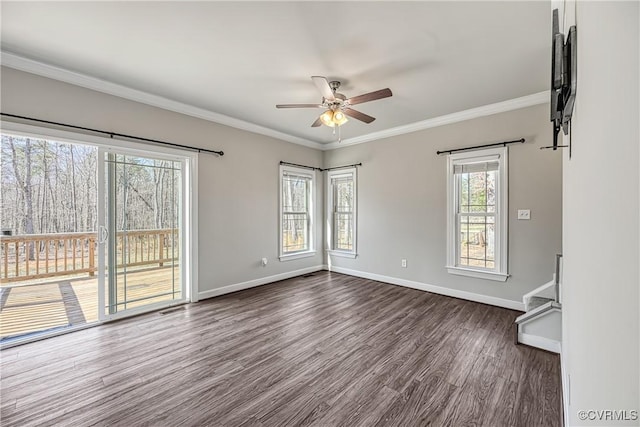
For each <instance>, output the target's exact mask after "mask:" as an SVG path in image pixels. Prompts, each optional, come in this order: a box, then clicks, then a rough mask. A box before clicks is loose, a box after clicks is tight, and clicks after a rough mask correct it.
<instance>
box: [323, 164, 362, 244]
mask: <svg viewBox="0 0 640 427" xmlns="http://www.w3.org/2000/svg"><path fill="white" fill-rule="evenodd" d="M328 181H329V187H330V189H329V190H330V191H329V192H328V194H329V200H328V202H329V214H330V220H331V246H330V249H331V250H334V251H339V252H350V253H355V235H356V230H355V228H356V223H355V221H356V218H355V217H356V214H355V212H356V174H355V171H350V172H344V171H342V172H341V173H334V174H330V175H329V180H328ZM345 184H347V185H350V186H351V188H350V191H351V199H350V200H349V201H348V202H347V203H345V204H339V202H340V200H339V199H340V194H339V192H340V186H341V185H345Z"/></svg>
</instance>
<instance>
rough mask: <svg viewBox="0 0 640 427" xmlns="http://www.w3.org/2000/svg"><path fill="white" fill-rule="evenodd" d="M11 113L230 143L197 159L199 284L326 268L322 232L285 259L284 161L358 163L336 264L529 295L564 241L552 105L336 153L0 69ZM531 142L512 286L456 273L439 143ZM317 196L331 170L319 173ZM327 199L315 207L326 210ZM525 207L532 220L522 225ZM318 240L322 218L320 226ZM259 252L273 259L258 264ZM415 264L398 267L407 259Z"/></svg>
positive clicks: (515, 151) (515, 176)
mask: <svg viewBox="0 0 640 427" xmlns="http://www.w3.org/2000/svg"><path fill="white" fill-rule="evenodd" d="M2 71H3V73H2V110H3V111H5V112H10V113H13V114H22V115H27V116H33V117H37V118H44V119H48V120H53V121H60V122H66V123H72V124H77V125H81V126H87V127H95V128H101V129H113V130H117V131H118V132H121V133H129V134H134V135H140V136H145V137H149V138H156V139H161V140H169V141H174V142H177V143H181V144H187V145H195V146H199V147H203V148H212V149H221V150H224V151H225V153H226V155H225V156H224V157H222V158H217V157H214V156H210V155H206V154H201V155H199V191H200V194H199V195H198V204H199V211H198V214H199V225H200V228H199V236H198V239H199V290H200V292H206V291H209V290H213V289H216V288H220V287H223V286H228V285H233V284H238V283H242V282H246V281H251V280H256V279H261V278H264V277H269V276H273V275H277V274H281V273H287V272H290V271H296V270H299V269H304V268H309V267H314V266H319V265H321V264H323V263H326V259H323V251H322V250H321V249H322V246H323V243H322V241H321V239H318V240H317V244H316V246H317V249H318V253H317V255H316V256H314V257H311V258H305V259H299V260H292V261H287V262H280V261H278V260H277V252H278V243H277V242H278V238H277V233H278V218H277V215H278V207H277V203H278V197H277V195H278V162H279V161H280V160H285V161H290V162H294V163H301V164H308V165H316V166H320V165H322V164H323V163H324V165H325V166H339V165H343V164H348V163H355V162H360V161H362V162H363V163H364V166H362V167H361V168H359V172H358V173H359V182H358V192H359V202H358V208H359V212H358V214H359V218H358V221H359V230H358V252H359V256H358V258H357V259H353V260H352V259H344V258H335V259H334V260H333V265H334V266H342V267H345V268H349V269H353V270H357V271H361V272H368V273H374V274H381V275H385V276H390V277H395V278H401V279H407V280H412V281H416V282H420V283H426V284H430V285H436V286H443V287H448V288H451V289H457V290H463V291H467V292H472V293H476V294H482V295H488V296H493V297H498V298H503V299H507V300H512V301H520V298H521V296H522V294H524V293H526V292H527V291H529V290H530V289H532V288H534V287H536V286H538V285H539V284H542V283H544V282H546V281H548V280H550V278H551V273H552V271H553V255H554V254H555V253H556V252H559V251H560V248H561V211H560V208H561V186H560V174H561V161H560V157H559V155H558V153H552V152H550V151H540V150H539V149H538V148H539V147H540V146H542V145H549V144H550V142H551V141H550V133H551V132H550V125H549V122H548V119H547V116H548V107H547V106H538V107H531V108H528V109H523V110H518V111H513V112H509V113H503V114H499V115H494V116H489V117H485V118H479V119H475V120H470V121H466V122H462V123H457V124H452V125H448V126H443V127H439V128H434V129H429V130H425V131H421V132H416V133H412V134H408V135H403V136H399V137H394V138H389V139H385V140H380V141H375V142H370V143H366V144H360V145H356V146H351V147H345V148H342V149H338V150H333V151H329V152H324V153H323V152H320V151H317V150H314V149H310V148H306V147H302V146H299V145H295V144H290V143H287V142H283V141H279V140H277V139H273V138H269V137H266V136H262V135H257V134H253V133H250V132H245V131H241V130H237V129H233V128H230V127H227V126H223V125H218V124H215V123H211V122H208V121H205V120H201V119H196V118H192V117H188V116H185V115H182V114H178V113H173V112H170V111H166V110H162V109H159V108H155V107H151V106H147V105H143V104H140V103H136V102H132V101H128V100H125V99H122V98H118V97H114V96H110V95H106V94H103V93H99V92H95V91H92V90H88V89H84V88H81V87H77V86H74V85H69V84H66V83H62V82H59V81H55V80H51V79H47V78H43V77H39V76H35V75H32V74H28V73H24V72H20V71H17V70H14V69H8V68H3V69H2ZM520 137H525V138H527V144H524V145H518V146H514V147H513V148H511V149H510V159H509V167H510V183H509V190H510V196H509V203H510V225H509V228H510V231H509V241H510V244H509V272H510V274H512V277H510V278H509V279H508V281H507V282H506V283H502V282H493V281H487V280H482V279H473V278H466V277H460V276H452V275H449V274H448V273H447V272H446V270H445V268H444V266H445V259H446V251H445V247H446V237H445V236H446V230H445V228H446V218H445V212H446V208H445V203H446V191H445V189H446V182H445V168H446V158H445V157H444V156H436V155H435V151H436V150H438V149H445V148H457V147H460V146H469V145H475V144H478V143H485V142H491V141H503V140H508V139H517V138H520ZM317 178H318V180H317V181H318V186H319V187H318V189H317V194H318V196H321V195H322V188H323V184H324V178H325V177H324V176H323V175H321V174H318V175H317ZM323 201H324V200H323V197H318V198H317V204H316V206H317V215H318V218H322V216H323V215H324V203H323ZM518 208H521V209H523V208H526V209H531V218H532V219H531V221H516V219H515V212H516V210H517V209H518ZM316 227H317V233H318V236H323V234H322V221H317V223H316ZM262 257H267V258H268V259H269V264H268V265H267V267H261V266H260V264H259V262H260V259H261V258H262ZM401 258H406V259H407V260H408V268H406V269H404V268H401V267H400V259H401Z"/></svg>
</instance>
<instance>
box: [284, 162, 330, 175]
mask: <svg viewBox="0 0 640 427" xmlns="http://www.w3.org/2000/svg"><path fill="white" fill-rule="evenodd" d="M280 164H281V165H286V166H296V167H298V168H305V169H313V170H315V171H320V172H322V171H323V169H322V168H317V167H315V166H306V165H299V164H297V163H289V162H284V161H282V160H280Z"/></svg>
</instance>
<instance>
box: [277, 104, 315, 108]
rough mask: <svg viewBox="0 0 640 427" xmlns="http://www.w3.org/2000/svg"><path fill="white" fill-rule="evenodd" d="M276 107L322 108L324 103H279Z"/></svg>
mask: <svg viewBox="0 0 640 427" xmlns="http://www.w3.org/2000/svg"><path fill="white" fill-rule="evenodd" d="M276 108H322V104H278V105H276Z"/></svg>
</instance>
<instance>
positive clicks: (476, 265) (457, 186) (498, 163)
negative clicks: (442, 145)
mask: <svg viewBox="0 0 640 427" xmlns="http://www.w3.org/2000/svg"><path fill="white" fill-rule="evenodd" d="M507 156H508V150H507V149H506V148H492V149H487V150H478V151H475V152H466V153H456V154H451V155H449V157H448V178H447V200H448V203H447V214H448V215H447V223H448V230H447V236H448V238H447V248H448V251H447V269H448V271H449V273H451V274H460V275H466V276H472V277H480V278H484V279H492V280H497V281H505V280H506V279H507V277H508V273H507V265H508V264H507V253H508V252H507V251H508V248H507V245H508V240H507V231H508V229H507V227H508V226H507V216H506V215H507V209H508V179H507V178H508V158H507ZM492 171H495V172H492ZM474 172H488V174H487V175H486V176H485V180H486V181H485V182H486V183H488V186H485V189H484V190H483V189H482V188H480V187H475V188H474V183H476V184H477V183H478V181H477V179H478V177H473V175H472V174H473V173H474ZM491 172H492V173H491ZM464 174H470V175H467V176H466V177H465V175H464ZM467 177H473V178H472V179H473V180H472V181H471V182H472V185H471V187H465V188H464V189H463V188H461V187H462V186H461V184H462V183H466V182H467ZM469 188H471V189H472V191H469ZM463 190H464V191H463ZM476 191H479V192H481V193H476ZM483 192H484V193H483ZM478 196H479V197H478ZM463 197H464V198H463ZM462 203H464V205H462ZM474 223H477V225H472V224H474ZM467 224H469V228H467ZM461 231H464V233H465V234H464V235H463V233H461ZM466 243H470V244H471V246H469V247H467V246H466V245H465V244H466ZM467 249H469V251H468V252H467ZM475 258H479V260H476V259H475ZM473 272H477V273H478V274H477V275H476V274H474V273H473Z"/></svg>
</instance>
